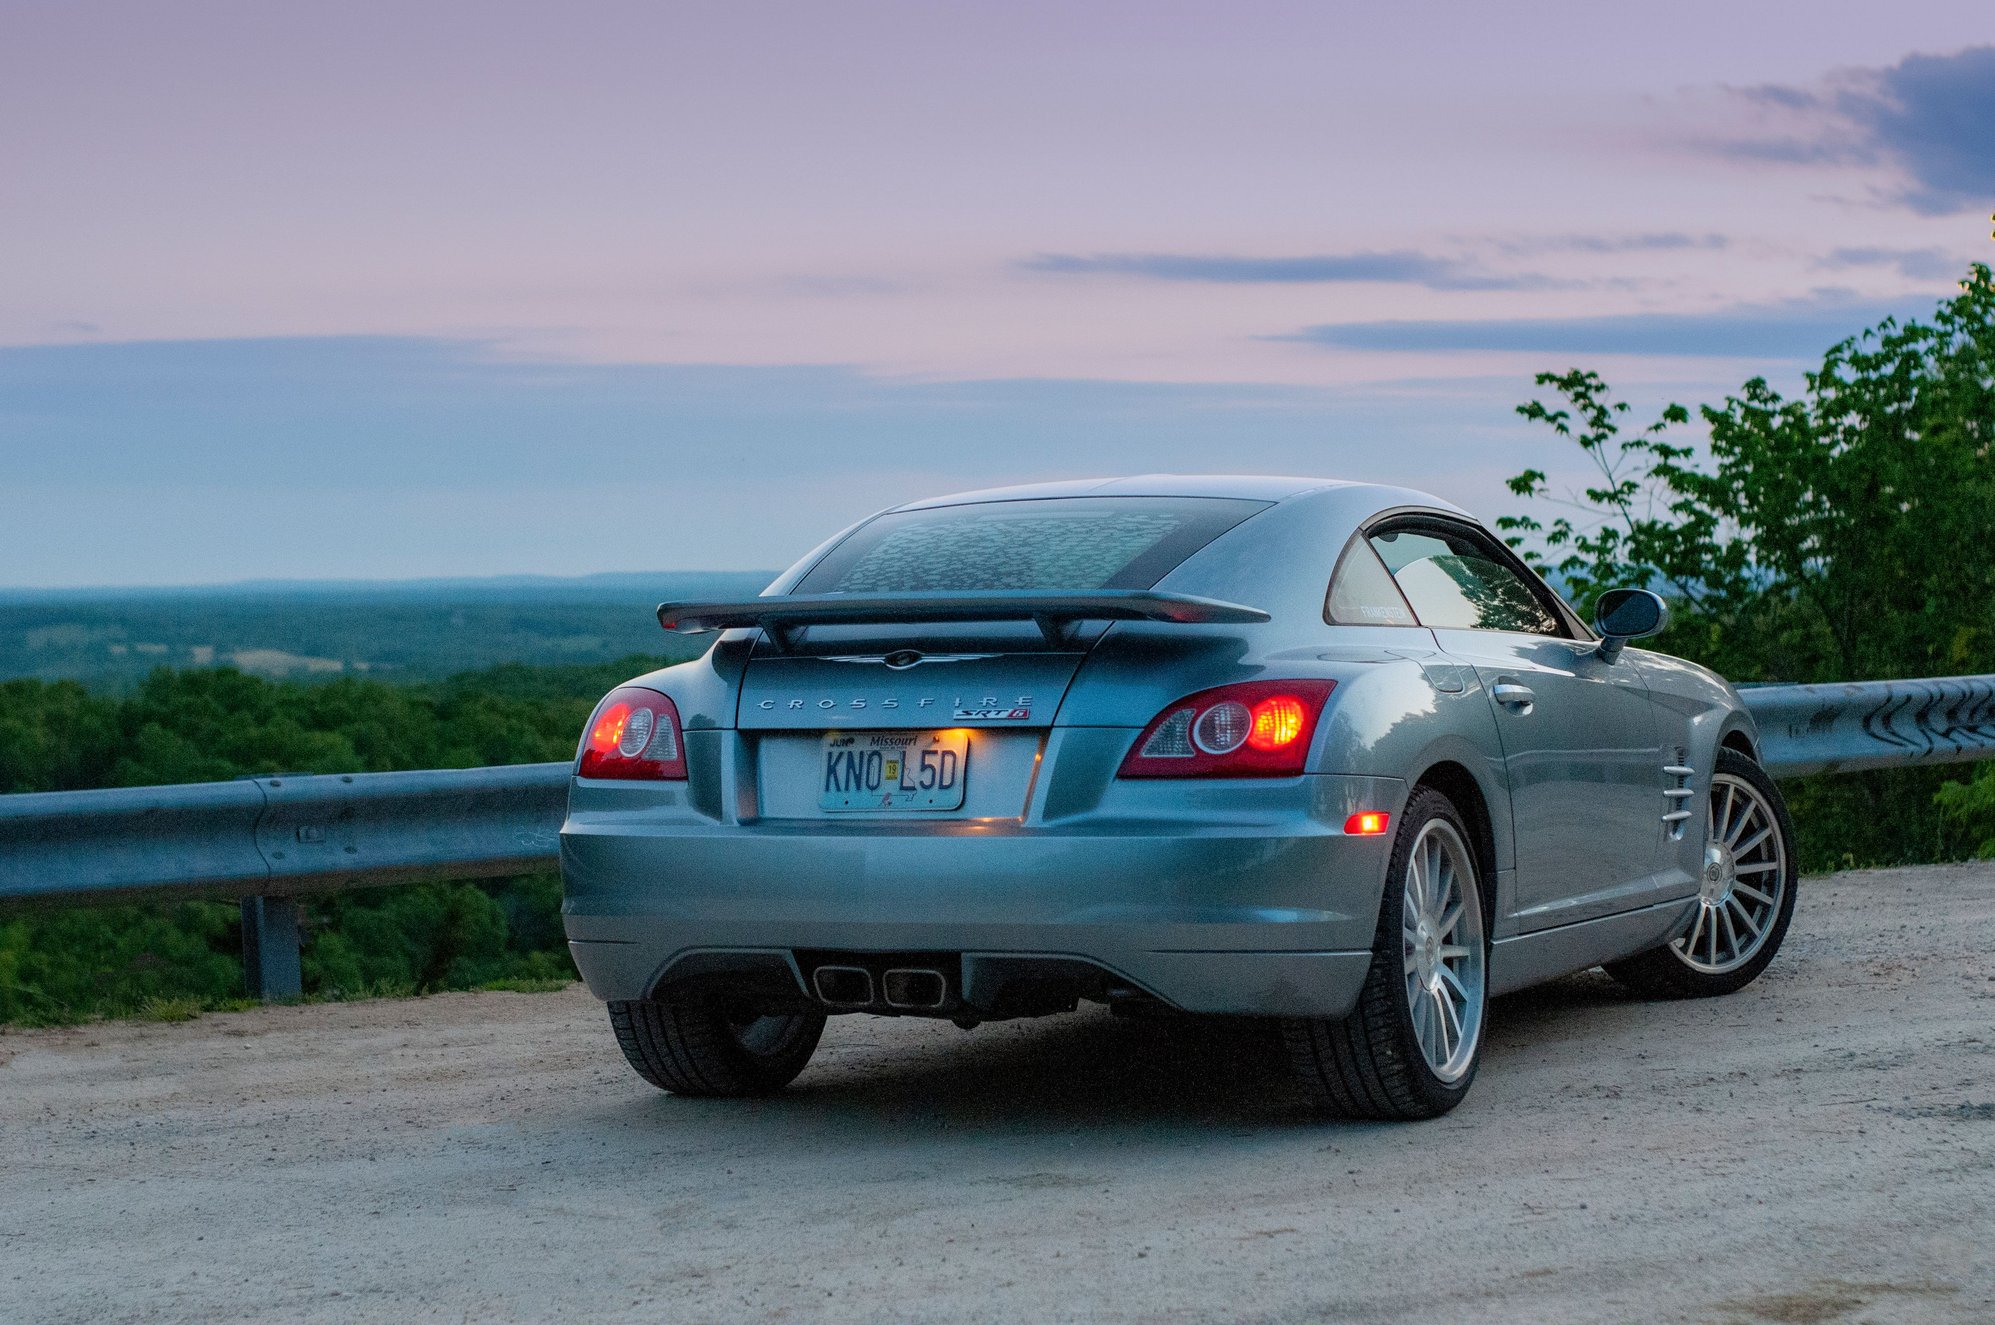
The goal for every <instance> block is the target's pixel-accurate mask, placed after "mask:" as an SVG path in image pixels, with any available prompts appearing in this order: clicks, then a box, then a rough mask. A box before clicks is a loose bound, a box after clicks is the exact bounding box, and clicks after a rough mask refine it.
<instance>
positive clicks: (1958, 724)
mask: <svg viewBox="0 0 1995 1325" xmlns="http://www.w3.org/2000/svg"><path fill="white" fill-rule="evenodd" d="M1741 694H1742V697H1743V698H1744V700H1745V705H1746V708H1747V710H1748V711H1749V712H1751V713H1752V715H1753V718H1754V720H1755V721H1756V722H1757V723H1758V724H1759V728H1760V740H1761V758H1762V760H1763V762H1764V763H1765V764H1766V766H1767V768H1768V770H1769V771H1771V772H1772V773H1773V774H1775V775H1776V776H1778V777H1794V776H1799V775H1802V774H1808V773H1834V772H1854V771H1856V770H1859V769H1869V768H1888V767H1899V766H1907V765H1914V764H1928V763H1931V764H1939V763H1954V762H1959V761H1962V760H1971V759H1988V758H1995V676H1953V677H1940V678H1935V679H1932V680H1922V681H1859V682H1850V683H1845V684H1836V685H1770V686H1754V687H1750V688H1747V689H1745V690H1743V691H1741ZM569 771H570V766H569V765H568V764H565V763H560V764H522V765H515V766H510V767H503V768H464V769H439V770H432V771H426V772H416V773H342V774H321V775H317V776H312V775H304V776H287V777H271V778H254V779H244V780H242V781H238V782H213V783H197V784H194V785H190V786H177V787H131V788H116V789H112V790H106V791H58V792H40V793H32V794H26V795H14V796H0V903H8V902H13V903H22V902H26V903H34V902H58V901H69V902H74V901H86V902H89V901H130V900H144V899H148V898H169V899H182V900H184V899H187V898H190V897H211V896H219V897H238V898H241V899H242V909H243V965H244V976H245V982H246V983H247V984H248V986H249V988H250V990H251V992H252V993H255V994H257V995H259V996H262V997H265V998H281V997H292V996H296V994H297V993H298V992H299V970H298V926H297V908H296V903H295V901H294V899H295V898H296V897H297V896H298V895H300V894H305V893H315V892H331V891H336V890H338V889H342V888H353V887H367V886H371V885H378V884H390V883H413V882H418V881H421V880H425V879H485V878H504V877H507V876H509V875H515V874H529V873H532V872H534V871H536V870H545V869H549V868H552V867H553V866H554V864H555V862H556V859H557V856H558V853H559V846H560V843H559V838H558V834H559V830H560V827H561V819H562V815H563V813H564V811H565V808H566V803H567V794H568V775H569Z"/></svg>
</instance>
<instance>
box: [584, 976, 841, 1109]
mask: <svg viewBox="0 0 1995 1325" xmlns="http://www.w3.org/2000/svg"><path fill="white" fill-rule="evenodd" d="M609 1009H610V1025H611V1027H613V1028H614V1029H615V1031H616V1037H617V1044H618V1045H619V1046H621V1047H622V1049H623V1056H624V1057H625V1058H627V1059H629V1060H630V1065H631V1066H632V1067H633V1068H635V1069H636V1070H637V1074H638V1075H639V1076H641V1077H643V1078H644V1079H645V1080H646V1081H649V1082H650V1083H651V1084H652V1085H654V1086H657V1087H658V1088H659V1089H661V1090H669V1091H671V1092H672V1093H673V1094H675V1095H731V1096H740V1095H767V1094H769V1093H770V1092H772V1091H777V1090H781V1089H782V1088H783V1087H784V1086H787V1085H789V1084H790V1082H791V1081H793V1080H795V1079H796V1075H797V1073H799V1072H801V1071H803V1070H804V1065H805V1064H807V1063H809V1062H810V1058H811V1055H812V1054H813V1053H815V1052H816V1051H817V1042H818V1037H820V1036H821V1035H823V1034H824V1014H823V1013H822V1012H810V1011H803V1012H790V1013H783V1014H780V1015H775V1016H764V1015H761V1014H759V1013H757V1012H756V1011H755V1010H753V1009H748V1008H740V1007H733V1006H729V1005H728V1004H727V1003H726V1002H725V1001H724V1000H722V999H719V998H716V997H713V996H711V995H709V994H707V993H704V992H702V991H700V990H696V989H692V990H678V991H671V992H668V993H666V994H665V995H663V996H662V997H660V998H657V999H638V1000H633V1001H631V1002H618V1003H611V1004H610V1005H609Z"/></svg>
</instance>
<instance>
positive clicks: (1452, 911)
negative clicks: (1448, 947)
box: [1434, 902, 1462, 938]
mask: <svg viewBox="0 0 1995 1325" xmlns="http://www.w3.org/2000/svg"><path fill="white" fill-rule="evenodd" d="M1461 922H1462V904H1461V903H1460V902H1456V903H1455V904H1454V905H1453V906H1451V907H1449V908H1448V913H1447V914H1446V915H1444V916H1442V917H1441V923H1440V924H1438V925H1436V926H1434V932H1435V933H1436V934H1438V935H1440V936H1441V937H1442V938H1446V937H1448V935H1450V934H1452V933H1454V932H1455V926H1456V925H1459V924H1460V923H1461Z"/></svg>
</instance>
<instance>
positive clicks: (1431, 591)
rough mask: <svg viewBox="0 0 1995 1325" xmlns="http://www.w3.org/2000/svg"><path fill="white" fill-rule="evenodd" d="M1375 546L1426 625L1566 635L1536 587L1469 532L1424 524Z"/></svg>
mask: <svg viewBox="0 0 1995 1325" xmlns="http://www.w3.org/2000/svg"><path fill="white" fill-rule="evenodd" d="M1371 545H1372V547H1373V548H1374V549H1375V550H1376V551H1377V552H1378V555H1379V560H1380V561H1382V562H1384V563H1385V568H1386V569H1387V570H1388V571H1390V572H1391V573H1392V578H1393V582H1394V583H1396V584H1397V585H1398V586H1399V589H1400V592H1401V593H1403V594H1405V595H1406V601H1407V602H1409V603H1411V604H1412V605H1413V610H1414V611H1415V612H1418V613H1419V614H1420V624H1421V625H1423V626H1434V627H1439V628H1441V629H1444V630H1450V629H1452V630H1509V631H1518V632H1522V633H1524V634H1530V635H1559V636H1563V635H1564V634H1565V633H1566V631H1565V627H1564V626H1563V624H1562V623H1561V622H1560V621H1559V618H1558V616H1557V614H1555V613H1554V612H1553V611H1552V609H1551V607H1550V606H1549V605H1547V604H1546V603H1545V602H1544V601H1543V600H1542V599H1540V598H1539V597H1538V595H1537V593H1536V591H1535V590H1533V589H1532V587H1531V586H1530V584H1528V583H1527V582H1526V581H1525V580H1524V578H1523V577H1522V576H1520V575H1519V574H1518V573H1517V572H1516V571H1514V570H1512V569H1511V568H1510V566H1508V565H1507V564H1505V563H1504V562H1502V561H1500V560H1498V559H1497V556H1496V554H1495V552H1494V551H1493V550H1491V549H1489V548H1486V547H1484V546H1483V545H1482V543H1481V541H1480V540H1479V539H1476V538H1473V537H1471V536H1469V535H1468V534H1467V533H1458V532H1456V531H1454V530H1451V529H1448V528H1446V527H1444V526H1440V525H1420V526H1416V527H1414V528H1408V529H1394V530H1390V531H1387V532H1384V533H1377V534H1373V535H1372V536H1371Z"/></svg>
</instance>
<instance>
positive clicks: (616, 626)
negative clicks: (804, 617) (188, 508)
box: [0, 571, 775, 690]
mask: <svg viewBox="0 0 1995 1325" xmlns="http://www.w3.org/2000/svg"><path fill="white" fill-rule="evenodd" d="M774 578H775V572H773V571H701V572H685V571H678V572H658V573H656V574H650V573H641V572H639V573H618V574H607V575H584V576H577V577H574V578H562V577H556V576H538V575H509V576H495V577H490V578H482V579H423V580H387V581H369V580H263V581H246V582H243V583H240V584H228V585H214V586H194V587H185V588H144V589H138V588H102V589H0V679H4V678H11V677H24V676H26V677H39V678H42V679H44V680H55V679H59V678H72V679H75V680H79V681H82V682H84V683H85V684H86V685H89V686H91V687H93V688H98V689H120V690H121V689H125V688H127V687H129V686H131V685H132V684H135V683H136V682H137V681H138V680H140V679H141V678H143V677H144V676H145V674H146V673H147V672H149V671H151V670H152V669H153V668H155V667H161V666H171V667H215V666H233V667H239V668H241V669H242V670H244V671H250V672H256V673H258V674H260V675H265V676H290V677H316V678H327V677H334V676H343V675H366V676H376V677H379V678H381V679H384V680H394V679H409V680H420V679H427V678H430V677H436V676H445V675H448V674H450V673H452V672H461V671H467V670H471V669H473V668H479V667H489V666H493V665H495V664H498V663H502V662H525V663H593V662H607V661H610V660H612V659H617V658H623V657H627V656H629V655H631V654H643V655H647V656H655V657H659V658H666V657H684V656H687V655H689V654H691V653H693V652H695V651H697V650H698V648H699V647H700V644H699V643H698V642H696V641H686V640H683V639H680V638H678V637H675V636H671V635H668V634H666V633H665V632H664V631H663V630H661V629H660V628H659V626H658V621H657V618H656V617H655V616H654V615H653V610H654V609H655V608H656V607H657V605H658V604H659V603H660V602H661V601H664V600H666V599H673V598H680V599H683V598H720V597H728V598H732V597H743V596H748V595H752V594H756V593H759V592H760V591H761V590H762V588H763V587H764V586H765V585H767V584H768V583H769V581H770V580H772V579H774Z"/></svg>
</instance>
